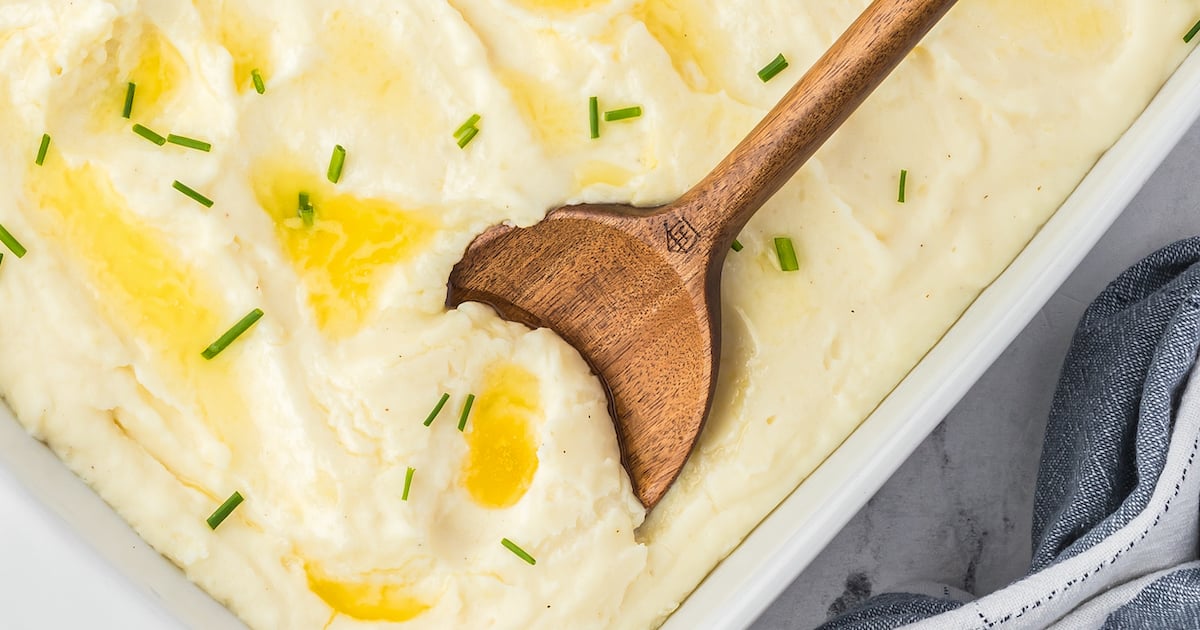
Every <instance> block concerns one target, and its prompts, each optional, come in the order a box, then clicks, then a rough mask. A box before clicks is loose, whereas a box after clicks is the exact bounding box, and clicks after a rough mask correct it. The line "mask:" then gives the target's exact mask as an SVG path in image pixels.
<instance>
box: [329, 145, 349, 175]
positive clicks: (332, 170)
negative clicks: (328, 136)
mask: <svg viewBox="0 0 1200 630" xmlns="http://www.w3.org/2000/svg"><path fill="white" fill-rule="evenodd" d="M345 166H346V147H343V146H342V145H340V144H335V145H333V155H332V156H330V158H329V172H327V173H326V174H325V176H326V177H328V178H329V181H330V182H332V183H334V184H336V183H338V180H340V179H341V178H342V168H343V167H345Z"/></svg>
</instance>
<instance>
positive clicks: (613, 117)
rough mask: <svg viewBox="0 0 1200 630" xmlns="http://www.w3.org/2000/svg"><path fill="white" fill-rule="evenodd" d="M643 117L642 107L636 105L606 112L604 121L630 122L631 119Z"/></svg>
mask: <svg viewBox="0 0 1200 630" xmlns="http://www.w3.org/2000/svg"><path fill="white" fill-rule="evenodd" d="M641 115H642V108H641V106H640V105H634V106H633V107H622V108H621V109H613V110H609V111H607V112H604V121H605V122H613V121H617V120H628V119H630V118H637V117H638V116H641Z"/></svg>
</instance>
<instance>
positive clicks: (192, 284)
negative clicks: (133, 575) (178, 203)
mask: <svg viewBox="0 0 1200 630" xmlns="http://www.w3.org/2000/svg"><path fill="white" fill-rule="evenodd" d="M28 194H29V197H30V199H31V200H32V201H33V202H34V204H35V205H36V207H37V208H38V210H37V211H38V212H40V213H45V214H48V215H49V216H50V218H51V219H52V220H51V221H50V227H49V236H50V237H51V238H52V240H54V241H55V242H57V243H58V244H60V245H61V248H62V250H63V252H64V254H65V256H66V257H67V258H68V259H73V260H74V261H76V263H77V265H78V267H79V268H80V269H82V270H83V274H84V276H85V278H86V283H87V287H88V288H89V289H90V291H91V292H92V294H93V297H94V299H95V302H96V304H97V305H98V307H99V309H100V312H101V313H102V314H103V315H104V317H105V319H107V320H108V321H109V322H110V324H111V325H112V327H113V329H114V330H115V331H117V333H118V334H119V335H120V337H121V338H122V339H125V340H126V341H127V343H132V344H133V345H134V346H136V347H138V348H139V349H140V350H141V351H142V352H144V353H145V354H146V355H147V356H148V359H149V361H150V362H151V364H152V366H153V368H154V371H155V372H156V373H159V374H162V375H164V376H165V377H166V380H167V385H168V387H170V388H171V390H172V392H173V395H174V397H175V398H177V399H178V400H180V401H181V402H182V404H185V405H187V406H189V407H190V408H189V409H183V410H180V411H181V412H182V415H181V416H180V417H178V418H174V419H172V418H164V420H165V421H167V422H168V423H172V422H177V423H182V425H177V426H179V428H180V429H181V430H194V429H195V428H196V427H193V426H190V425H188V424H187V422H188V420H187V418H188V417H190V414H197V415H198V416H199V418H201V419H202V420H203V422H204V423H205V425H206V426H207V427H208V428H209V430H210V431H211V432H212V433H213V434H215V436H216V438H217V439H219V440H221V441H222V442H225V443H226V444H228V445H229V446H230V448H231V450H232V451H233V452H234V457H235V459H236V458H237V457H238V456H239V455H238V454H239V453H256V452H257V451H256V448H257V446H256V444H257V443H258V437H257V434H256V433H255V431H254V425H253V423H251V422H247V421H246V417H247V415H248V414H247V411H246V409H247V407H246V405H245V403H244V399H243V398H242V395H241V388H240V385H239V383H238V379H237V378H236V377H235V376H234V375H233V374H232V373H231V365H232V363H233V359H234V358H236V355H237V350H238V349H237V347H236V346H235V347H233V348H231V349H230V350H229V351H227V352H229V355H228V356H226V355H222V356H221V357H218V359H217V360H214V361H206V360H205V359H204V358H203V357H201V355H200V353H201V351H203V350H204V348H205V347H206V346H207V345H208V344H210V343H211V342H212V341H213V340H214V339H216V338H217V337H218V336H220V335H221V333H223V332H224V331H225V330H226V329H227V328H228V327H229V326H230V325H231V324H232V323H233V322H234V321H236V319H237V317H239V316H240V314H238V313H236V311H237V309H233V308H231V307H230V305H228V304H227V301H226V300H225V299H224V296H223V295H222V293H221V292H220V291H219V290H218V289H217V287H216V286H215V285H214V284H213V283H212V282H211V281H210V278H209V277H208V276H206V274H205V273H204V271H203V270H202V269H198V268H195V267H194V266H193V265H191V264H190V263H188V262H187V261H186V260H185V259H184V258H183V257H182V256H181V255H180V252H179V251H178V250H176V249H175V248H174V247H173V246H172V245H171V241H170V238H169V237H168V235H167V234H165V233H163V232H161V231H159V230H158V229H156V228H155V227H154V226H152V225H150V224H149V223H147V222H146V221H145V220H144V219H142V218H140V217H139V216H138V215H136V214H135V213H134V212H132V211H131V210H130V209H129V208H128V207H127V205H126V202H125V200H124V198H123V197H122V196H121V195H120V194H119V193H118V191H117V190H116V189H115V188H114V187H113V184H112V182H111V181H110V180H109V177H108V175H107V173H105V172H104V171H103V170H102V169H101V168H100V167H98V166H95V165H92V164H90V163H87V164H84V165H82V166H79V167H77V168H71V167H69V166H67V165H66V164H65V163H64V161H63V160H62V159H61V158H60V157H57V156H56V155H55V154H52V155H51V157H50V158H48V159H47V161H46V164H45V166H43V167H40V168H34V169H33V170H32V171H31V173H30V175H29V178H28ZM243 306H245V307H246V308H247V309H248V308H249V306H248V305H239V308H241V307H243ZM130 430H131V431H132V427H130ZM150 437H152V436H147V438H148V439H147V440H146V442H144V443H143V446H146V447H147V448H149V446H148V444H150V443H153V442H154V440H152V439H149V438H150ZM135 439H138V438H137V437H135ZM154 455H155V457H158V458H159V459H163V460H166V459H171V457H169V456H170V454H169V453H155V454H154Z"/></svg>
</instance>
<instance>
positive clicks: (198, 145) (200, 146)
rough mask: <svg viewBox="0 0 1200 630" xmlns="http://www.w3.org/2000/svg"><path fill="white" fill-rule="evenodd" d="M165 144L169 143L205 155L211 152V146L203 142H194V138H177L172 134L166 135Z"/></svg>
mask: <svg viewBox="0 0 1200 630" xmlns="http://www.w3.org/2000/svg"><path fill="white" fill-rule="evenodd" d="M167 142H170V143H171V144H177V145H179V146H181V147H186V148H188V149H195V150H197V151H204V152H205V153H208V152H209V151H212V145H211V144H209V143H207V142H205V141H203V140H196V139H195V138H189V137H187V136H177V135H175V134H173V133H169V134H167Z"/></svg>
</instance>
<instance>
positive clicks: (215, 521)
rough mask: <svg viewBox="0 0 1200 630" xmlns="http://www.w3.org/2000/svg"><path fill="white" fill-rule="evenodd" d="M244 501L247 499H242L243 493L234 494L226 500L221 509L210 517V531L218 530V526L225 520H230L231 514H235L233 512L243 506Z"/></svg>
mask: <svg viewBox="0 0 1200 630" xmlns="http://www.w3.org/2000/svg"><path fill="white" fill-rule="evenodd" d="M242 501H245V499H243V498H242V493H240V492H234V493H233V494H231V495H229V498H228V499H225V502H224V503H222V504H221V507H219V508H217V511H215V512H213V513H212V516H210V517H208V519H207V520H208V527H209V529H216V528H217V526H218V525H220V524H221V523H223V522H225V519H227V518H229V515H230V514H233V511H234V510H236V509H237V506H239V505H241V504H242Z"/></svg>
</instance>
